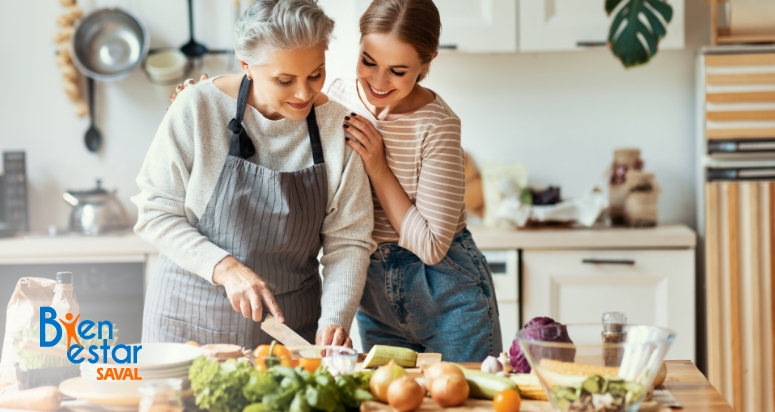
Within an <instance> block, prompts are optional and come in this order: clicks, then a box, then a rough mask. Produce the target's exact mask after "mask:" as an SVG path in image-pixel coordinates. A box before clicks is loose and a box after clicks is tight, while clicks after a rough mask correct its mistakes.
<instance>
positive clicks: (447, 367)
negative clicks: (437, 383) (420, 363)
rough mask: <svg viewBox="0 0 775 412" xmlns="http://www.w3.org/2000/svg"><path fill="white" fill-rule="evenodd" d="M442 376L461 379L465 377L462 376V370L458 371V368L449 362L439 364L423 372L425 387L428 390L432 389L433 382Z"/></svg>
mask: <svg viewBox="0 0 775 412" xmlns="http://www.w3.org/2000/svg"><path fill="white" fill-rule="evenodd" d="M442 375H458V376H460V377H462V378H463V379H465V377H466V376H465V375H464V374H463V370H462V369H460V367H459V366H455V365H454V364H451V363H449V362H439V363H437V364H435V365H433V366H431V367H430V368H428V369H426V370H424V371H423V376H424V377H425V387H426V388H428V390H430V389H431V387H433V380H434V379H436V378H438V377H440V376H442Z"/></svg>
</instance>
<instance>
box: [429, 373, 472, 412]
mask: <svg viewBox="0 0 775 412" xmlns="http://www.w3.org/2000/svg"><path fill="white" fill-rule="evenodd" d="M469 391H470V389H469V388H468V382H466V378H465V376H461V375H452V374H450V375H442V376H439V377H438V378H436V379H434V380H433V384H432V385H431V398H433V400H434V401H436V403H438V404H439V406H441V407H442V408H449V407H453V406H460V405H462V404H464V403H465V401H466V399H468V393H469Z"/></svg>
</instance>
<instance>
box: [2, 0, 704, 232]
mask: <svg viewBox="0 0 775 412" xmlns="http://www.w3.org/2000/svg"><path fill="white" fill-rule="evenodd" d="M194 3H195V7H196V10H197V13H196V14H195V15H196V23H195V24H196V26H197V38H198V40H200V41H202V42H204V43H206V44H207V45H208V46H210V47H211V48H226V47H229V45H230V36H231V23H230V22H231V7H230V4H231V2H226V1H223V0H219V1H216V0H197V1H195V2H194ZM354 3H355V1H354V0H321V4H322V5H323V6H324V7H325V8H326V10H327V11H328V12H329V14H331V15H332V17H334V18H335V19H336V20H337V30H336V32H335V34H336V36H337V39H336V40H335V42H334V43H333V44H332V47H331V50H330V52H329V55H328V67H329V79H333V78H335V77H347V78H349V77H352V76H353V74H354V65H355V59H356V55H357V16H356V15H355V11H354V8H355V6H354ZM601 3H602V0H601ZM686 3H687V4H686V16H688V17H687V22H686V33H687V34H686V44H687V46H686V49H685V50H682V51H662V52H660V54H659V55H658V56H657V57H656V58H655V59H654V60H653V61H652V62H651V63H649V64H648V65H646V66H644V67H640V68H635V69H630V70H625V69H623V68H622V67H621V65H620V64H619V63H618V61H616V60H614V58H613V57H611V55H610V54H609V53H608V52H607V51H606V50H592V51H584V52H578V53H550V54H505V55H465V54H442V55H440V56H439V58H438V59H437V61H436V62H435V63H434V65H433V67H432V72H431V76H430V77H429V79H428V80H427V83H426V85H427V86H428V87H430V88H432V89H433V90H435V91H436V92H438V93H439V94H440V95H442V96H443V97H444V99H445V100H446V101H447V102H448V103H449V104H450V105H451V106H452V107H453V108H454V110H455V111H456V112H457V114H458V115H459V116H460V117H461V119H462V121H463V145H464V147H465V148H466V149H467V150H468V151H469V152H470V153H471V154H472V155H473V157H474V158H475V159H476V160H477V161H478V162H485V161H498V162H521V163H524V164H526V165H527V166H528V168H529V172H530V179H531V181H532V182H533V183H535V184H559V185H561V186H562V188H563V191H564V193H565V194H566V195H576V194H579V193H580V192H581V191H582V190H583V189H585V188H586V187H588V186H589V185H590V184H592V183H594V182H595V181H596V180H597V179H598V178H599V176H600V175H601V173H602V171H603V170H604V169H605V167H606V166H607V164H608V163H609V162H610V160H611V157H612V151H613V149H614V148H616V147H621V146H638V147H641V148H642V149H643V157H644V159H645V162H646V167H647V169H649V170H651V171H654V172H656V174H657V180H658V182H659V183H660V185H661V186H662V188H663V196H662V198H661V200H660V213H661V220H662V221H681V222H685V223H688V224H690V225H694V223H695V213H694V209H695V201H696V199H695V197H694V192H693V187H694V186H693V185H694V174H693V165H694V161H695V157H696V156H695V155H694V152H693V143H692V139H693V138H692V136H693V133H694V126H693V110H694V102H693V90H694V57H695V54H696V51H697V50H698V48H699V46H701V45H702V44H705V43H706V42H707V13H708V10H707V6H705V5H704V4H703V3H702V2H701V1H700V0H686ZM3 4H4V6H5V7H6V8H5V11H4V13H2V14H0V55H1V56H2V64H0V78H2V79H3V80H4V83H3V87H2V93H1V94H0V108H2V116H0V151H2V150H14V149H19V150H25V151H26V152H27V162H28V174H29V182H30V203H31V224H32V227H33V229H35V230H44V229H45V228H46V227H48V226H49V225H56V226H59V227H64V226H66V224H67V216H68V212H69V206H68V205H67V204H65V203H64V201H62V199H61V194H62V192H63V191H64V190H66V189H68V188H89V187H91V186H93V184H94V180H95V179H97V178H102V179H103V181H104V185H105V186H106V187H109V188H116V189H118V193H119V196H120V197H121V199H122V201H123V202H124V203H125V205H126V207H127V209H128V211H129V212H130V214H132V215H133V216H136V210H134V208H133V206H132V204H131V203H130V202H129V196H131V195H132V194H134V193H136V191H137V187H136V185H135V183H134V178H135V176H136V174H137V171H138V170H139V168H140V165H141V164H142V161H143V159H144V157H145V153H146V150H147V147H148V145H149V144H150V142H151V140H152V138H153V135H154V132H155V130H156V127H157V125H158V123H159V121H160V120H161V118H162V117H163V116H164V113H165V107H166V103H165V102H164V101H161V100H159V99H158V98H156V97H155V96H154V94H153V91H152V88H151V86H150V84H149V83H148V82H147V81H146V80H145V77H144V74H143V73H142V72H141V71H139V70H137V71H135V72H133V73H132V74H131V75H130V76H129V77H128V78H127V79H124V80H122V81H120V82H115V83H100V84H99V85H98V90H97V102H98V103H97V104H98V109H97V121H98V126H99V128H100V129H101V131H102V132H103V135H104V138H105V147H104V149H103V151H101V152H100V153H99V154H97V155H94V154H91V153H89V152H88V151H87V150H86V149H85V147H84V146H83V134H84V132H85V130H86V128H87V127H88V122H87V121H86V120H84V119H79V118H76V117H75V116H74V115H73V114H72V113H73V111H72V105H71V104H70V103H69V101H68V100H67V98H66V97H65V94H64V92H63V91H62V90H61V87H60V80H59V78H60V75H59V73H58V68H57V67H56V65H55V63H54V54H53V53H54V44H53V41H52V40H51V39H52V36H53V33H54V29H55V23H54V22H55V19H56V15H57V13H58V12H59V10H60V6H59V4H58V2H57V1H55V0H47V1H44V2H37V1H20V0H16V1H5V2H4V3H3ZM79 4H82V5H83V6H84V8H85V9H87V10H91V9H93V8H96V7H104V6H115V5H118V6H122V7H126V8H129V9H131V10H133V11H135V12H137V13H138V14H139V15H141V16H142V17H143V18H144V19H145V20H146V22H147V23H148V25H149V27H150V29H151V32H152V38H153V41H152V46H153V47H162V46H170V45H172V46H178V45H180V44H182V43H184V42H185V41H186V38H187V21H186V2H185V1H184V0H174V1H173V0H167V1H164V2H159V1H154V0H110V1H107V0H105V1H100V0H91V1H89V0H82V1H79ZM226 62H227V59H225V58H223V57H208V58H206V61H205V62H204V67H203V68H202V69H201V70H198V72H207V73H209V74H211V75H213V74H219V73H224V72H226V71H228V67H227V64H226ZM170 93H172V90H170ZM224 120H226V119H224Z"/></svg>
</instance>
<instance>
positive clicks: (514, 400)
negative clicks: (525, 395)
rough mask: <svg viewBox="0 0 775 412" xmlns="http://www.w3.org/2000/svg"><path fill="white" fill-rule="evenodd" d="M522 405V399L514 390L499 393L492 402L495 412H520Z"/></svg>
mask: <svg viewBox="0 0 775 412" xmlns="http://www.w3.org/2000/svg"><path fill="white" fill-rule="evenodd" d="M521 405H522V398H520V397H519V393H517V391H515V390H514V389H506V390H504V391H501V392H498V394H497V395H495V398H494V399H493V400H492V407H493V408H494V409H495V412H519V407H520V406H521Z"/></svg>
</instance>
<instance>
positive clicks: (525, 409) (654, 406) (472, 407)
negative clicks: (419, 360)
mask: <svg viewBox="0 0 775 412" xmlns="http://www.w3.org/2000/svg"><path fill="white" fill-rule="evenodd" d="M519 410H520V412H555V411H554V408H552V405H551V404H550V403H549V402H548V401H531V400H522V404H521V406H520V408H519ZM416 411H424V412H440V411H459V412H493V411H495V409H493V407H492V401H485V400H479V399H469V400H467V401H466V403H464V404H463V405H462V406H458V407H457V408H446V409H445V408H442V407H441V406H439V405H437V404H436V402H434V401H433V400H432V399H431V398H425V400H424V401H423V403H422V405H421V406H420V407H419V408H418V409H416ZM668 411H670V408H665V407H662V405H659V404H658V403H656V402H644V403H643V405H641V407H640V409H639V410H638V412H668ZM361 412H398V410H397V409H394V408H392V407H391V406H389V405H385V404H384V403H379V402H373V401H372V402H364V403H362V404H361Z"/></svg>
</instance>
